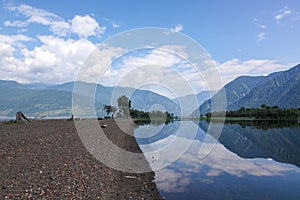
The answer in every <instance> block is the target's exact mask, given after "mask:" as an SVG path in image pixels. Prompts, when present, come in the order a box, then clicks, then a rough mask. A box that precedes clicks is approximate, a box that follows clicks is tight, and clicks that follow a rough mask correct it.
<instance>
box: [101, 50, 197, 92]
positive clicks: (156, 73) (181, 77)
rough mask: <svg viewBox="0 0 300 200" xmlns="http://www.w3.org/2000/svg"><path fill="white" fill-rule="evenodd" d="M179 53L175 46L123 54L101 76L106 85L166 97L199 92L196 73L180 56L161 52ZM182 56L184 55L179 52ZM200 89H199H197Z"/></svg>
mask: <svg viewBox="0 0 300 200" xmlns="http://www.w3.org/2000/svg"><path fill="white" fill-rule="evenodd" d="M166 48H168V50H169V49H173V50H176V51H177V52H181V51H182V49H181V48H180V47H178V46H174V47H171V46H169V47H167V46H165V47H163V48H162V49H153V50H148V51H147V53H145V52H143V53H138V54H137V55H135V54H134V55H125V56H124V57H122V58H121V59H120V61H119V62H118V63H116V65H115V66H114V67H113V68H110V69H108V70H107V71H106V72H105V73H104V74H103V76H102V81H103V83H105V84H106V85H120V86H126V87H134V88H141V89H146V88H147V89H149V88H150V89H151V90H152V91H155V92H157V93H159V94H162V95H166V96H172V97H174V95H175V96H182V95H185V94H190V93H193V92H199V91H200V90H201V89H203V81H202V80H201V76H200V75H199V73H198V72H197V71H196V70H195V69H194V68H193V67H192V66H191V65H190V64H188V63H187V62H186V61H185V60H184V59H182V57H179V56H178V55H176V54H173V53H171V52H169V51H165V50H164V49H166ZM181 54H182V55H183V56H185V54H184V53H181ZM200 87H201V88H200Z"/></svg>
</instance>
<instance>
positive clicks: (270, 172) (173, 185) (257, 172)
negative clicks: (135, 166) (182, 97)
mask: <svg viewBox="0 0 300 200" xmlns="http://www.w3.org/2000/svg"><path fill="white" fill-rule="evenodd" d="M198 134H204V133H199V132H198ZM174 137H175V136H174V135H171V136H169V137H167V138H164V139H162V140H160V141H157V142H154V143H151V144H148V145H141V146H140V147H141V149H142V150H143V152H147V151H149V150H150V149H151V150H153V149H158V148H162V147H163V146H164V145H166V144H168V143H170V142H172V140H174ZM177 139H178V140H179V141H180V142H179V143H178V144H180V143H182V144H185V143H186V142H187V141H186V140H189V139H187V138H177ZM201 145H203V143H202V142H201V141H200V140H194V141H193V144H192V145H191V146H190V148H189V149H188V150H187V151H186V152H185V153H184V154H183V155H182V156H181V157H180V159H179V160H177V161H176V162H174V163H173V164H172V165H170V166H168V167H166V168H163V169H161V170H158V171H156V183H157V185H158V187H159V189H160V190H162V191H163V192H168V193H170V192H172V193H176V192H177V193H178V192H184V191H186V188H187V186H188V185H189V184H191V183H192V181H195V179H197V181H199V182H202V183H205V184H211V183H213V182H214V181H215V180H216V178H217V177H219V176H222V175H231V176H234V177H236V178H242V177H246V176H255V177H274V176H283V175H284V174H285V173H286V172H290V171H293V172H296V173H300V169H299V168H297V167H295V166H293V165H289V164H282V163H278V162H276V161H273V160H270V159H260V158H258V159H244V158H240V157H239V156H238V155H236V154H234V153H232V152H231V151H229V150H228V149H226V148H225V147H224V146H223V145H222V144H220V143H219V142H218V143H217V144H216V145H215V147H214V149H213V151H212V152H211V153H210V154H209V155H208V156H207V157H205V158H204V159H199V154H198V153H199V149H200V147H201ZM145 155H146V158H147V159H148V161H149V163H150V165H152V163H153V158H152V157H147V155H148V154H147V153H146V154H145ZM168 159H169V158H168V157H158V159H156V160H155V162H162V163H168V162H170V160H168Z"/></svg>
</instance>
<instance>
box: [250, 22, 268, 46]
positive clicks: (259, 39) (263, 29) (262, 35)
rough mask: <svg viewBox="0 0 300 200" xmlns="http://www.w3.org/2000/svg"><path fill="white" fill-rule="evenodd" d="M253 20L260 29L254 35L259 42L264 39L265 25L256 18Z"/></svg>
mask: <svg viewBox="0 0 300 200" xmlns="http://www.w3.org/2000/svg"><path fill="white" fill-rule="evenodd" d="M253 21H254V25H255V26H256V28H258V29H260V32H259V33H258V34H257V35H256V37H257V41H258V42H261V41H263V40H265V39H266V29H267V25H265V24H262V23H260V22H259V20H258V19H257V18H254V19H253Z"/></svg>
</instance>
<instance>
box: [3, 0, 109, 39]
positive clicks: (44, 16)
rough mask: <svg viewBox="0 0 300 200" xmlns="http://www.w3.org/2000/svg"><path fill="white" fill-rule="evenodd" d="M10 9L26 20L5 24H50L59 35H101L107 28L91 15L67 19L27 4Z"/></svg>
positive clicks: (14, 25) (52, 30)
mask: <svg viewBox="0 0 300 200" xmlns="http://www.w3.org/2000/svg"><path fill="white" fill-rule="evenodd" d="M8 9H9V10H10V11H14V12H17V13H19V14H22V15H23V16H25V18H26V20H25V21H21V20H16V21H5V22H4V25H5V26H12V27H18V28H23V27H26V26H28V25H29V24H31V23H37V24H41V25H44V26H49V30H50V31H51V32H53V33H54V34H56V35H58V36H66V35H68V34H70V33H75V34H78V36H79V37H89V36H96V37H101V36H102V34H103V33H104V31H105V29H106V27H101V26H100V25H99V24H98V22H97V21H96V20H95V19H94V18H92V17H91V16H89V15H85V16H79V15H76V16H75V17H74V18H73V19H72V20H71V21H67V20H65V19H64V18H62V17H60V16H58V15H56V14H54V13H51V12H48V11H46V10H43V9H38V8H34V7H32V6H29V5H25V4H21V5H17V6H8Z"/></svg>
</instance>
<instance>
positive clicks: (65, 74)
mask: <svg viewBox="0 0 300 200" xmlns="http://www.w3.org/2000/svg"><path fill="white" fill-rule="evenodd" d="M1 38H2V39H3V38H4V39H7V41H9V42H10V43H11V44H12V45H13V44H14V43H16V41H17V39H22V37H21V36H11V37H9V36H5V37H4V36H2V37H1V35H0V48H1V49H0V52H2V51H4V50H6V54H2V56H1V66H0V77H2V78H0V79H11V80H16V81H20V82H46V83H63V82H67V81H73V80H75V77H76V74H77V72H78V70H79V69H80V67H81V64H82V63H84V62H85V60H86V59H87V57H88V56H89V54H90V53H91V52H92V51H94V50H95V48H96V47H95V45H93V44H92V43H91V42H90V41H88V40H86V39H80V40H72V39H62V38H58V37H55V36H38V39H39V40H40V42H41V43H42V44H41V45H40V46H36V47H35V48H34V49H33V50H29V49H27V48H25V47H23V48H21V49H20V50H19V51H18V54H20V55H21V57H23V58H19V59H17V58H15V57H14V56H13V52H14V51H15V49H14V48H13V46H12V45H10V44H7V43H6V44H5V43H4V44H3V42H1ZM23 39H25V38H23Z"/></svg>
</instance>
